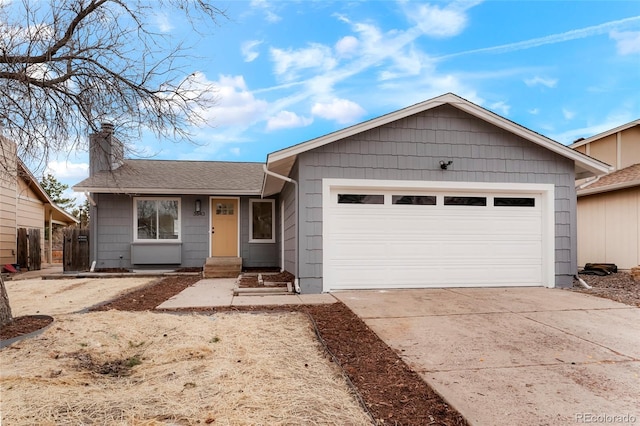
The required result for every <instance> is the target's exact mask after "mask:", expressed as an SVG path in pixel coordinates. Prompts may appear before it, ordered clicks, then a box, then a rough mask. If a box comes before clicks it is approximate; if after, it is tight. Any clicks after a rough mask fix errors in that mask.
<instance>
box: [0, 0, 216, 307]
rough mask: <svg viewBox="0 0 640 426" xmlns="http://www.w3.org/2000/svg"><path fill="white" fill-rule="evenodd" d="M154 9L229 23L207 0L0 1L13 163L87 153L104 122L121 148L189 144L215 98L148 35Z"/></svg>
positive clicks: (3, 92) (183, 54)
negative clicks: (143, 138)
mask: <svg viewBox="0 0 640 426" xmlns="http://www.w3.org/2000/svg"><path fill="white" fill-rule="evenodd" d="M158 11H164V12H166V13H167V14H168V15H169V16H171V17H173V18H178V17H179V18H180V19H182V20H183V23H184V22H186V23H187V24H189V25H190V26H191V29H193V30H194V31H193V33H194V34H201V33H202V32H205V31H206V30H208V29H209V28H211V26H212V25H215V24H217V23H218V20H219V19H221V18H226V16H225V13H224V11H223V10H220V9H218V8H217V7H214V6H212V5H211V4H209V2H208V0H155V1H154V0H42V1H32V0H15V1H9V2H6V1H0V129H1V130H2V134H3V135H4V136H5V137H6V138H7V139H10V140H13V141H15V142H16V143H17V149H18V156H19V157H20V158H22V159H23V160H26V161H27V162H33V161H34V160H37V161H41V163H40V164H41V165H42V164H46V162H47V159H48V158H49V155H50V153H54V152H59V151H62V152H65V151H66V152H68V151H71V150H74V149H86V148H87V147H86V143H87V137H86V136H87V134H88V133H89V132H96V131H98V130H99V128H100V123H101V122H105V121H108V122H111V123H114V124H115V125H116V127H117V128H118V133H119V135H120V139H121V140H124V141H127V140H135V139H137V136H139V135H140V134H141V133H142V132H144V131H150V132H153V133H154V134H155V135H156V136H159V137H165V138H168V139H171V140H175V141H182V140H189V139H190V137H191V136H192V135H191V133H190V131H189V129H190V128H191V125H193V124H199V123H201V122H202V116H201V115H200V112H202V111H204V110H205V109H206V108H208V107H210V106H211V105H212V104H213V103H214V102H215V99H216V97H215V92H214V88H213V87H211V86H210V85H209V84H208V83H206V81H204V79H203V78H201V77H202V75H201V74H199V73H198V72H196V70H193V69H191V68H190V66H191V63H190V58H192V56H190V50H189V47H188V46H185V45H184V44H182V42H180V41H178V42H176V41H175V40H174V39H173V38H171V36H170V35H169V34H165V33H162V32H161V31H160V30H157V29H155V28H156V25H154V19H157V16H158ZM3 151H4V150H3ZM4 154H5V153H4V152H0V159H2V160H3V161H2V165H3V166H5V167H4V168H5V172H6V171H7V170H6V168H7V165H9V164H10V162H8V161H4V159H6V158H7V156H6V155H4ZM3 290H4V289H3ZM1 300H4V298H0V301H1Z"/></svg>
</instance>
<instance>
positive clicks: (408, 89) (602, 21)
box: [49, 0, 640, 185]
mask: <svg viewBox="0 0 640 426" xmlns="http://www.w3.org/2000/svg"><path fill="white" fill-rule="evenodd" d="M216 5H217V6H218V7H220V8H222V9H225V10H226V11H227V15H228V17H229V19H228V20H226V21H221V25H220V26H219V27H216V28H210V29H209V30H208V31H206V32H205V34H204V35H198V34H194V33H192V32H191V33H189V32H186V31H185V30H186V29H187V28H189V27H188V26H187V25H185V23H184V22H181V19H182V18H181V17H179V16H176V15H175V14H171V13H167V12H164V11H162V10H158V11H157V16H156V17H155V19H154V20H155V22H156V25H157V30H159V31H162V32H164V33H166V34H169V35H170V37H171V38H172V39H173V38H175V39H176V40H187V41H188V42H189V43H192V44H193V45H194V55H196V56H198V58H199V59H197V60H193V61H191V63H190V64H189V67H190V68H191V69H192V71H194V72H197V73H198V78H199V79H202V80H203V81H207V82H213V83H214V84H215V85H216V86H217V88H218V90H217V93H216V96H217V98H218V103H217V105H216V107H215V108H212V109H211V110H209V111H204V112H203V114H204V115H205V116H206V117H207V118H208V120H209V124H210V126H207V127H200V128H197V129H194V131H195V133H196V138H195V143H194V144H185V143H183V144H179V145H178V144H175V143H173V142H170V141H161V140H155V139H154V138H152V137H151V136H146V137H144V138H142V139H141V140H139V141H129V142H130V143H131V142H133V144H134V145H135V146H136V150H138V151H140V152H145V153H147V154H148V155H154V157H153V158H157V159H178V160H225V161H264V160H265V159H266V156H267V154H268V153H270V152H273V151H276V150H278V149H282V148H285V147H287V146H290V145H293V144H296V143H300V142H303V141H306V140H309V139H313V138H315V137H318V136H322V135H324V134H326V133H329V132H332V131H335V130H338V129H341V128H344V127H346V126H349V125H352V124H356V123H359V122H361V121H364V120H367V119H370V118H374V117H377V116H380V115H382V114H385V113H388V112H391V111H395V110H397V109H400V108H403V107H406V106H409V105H412V104H414V103H417V102H421V101H423V100H426V99H430V98H432V97H435V96H439V95H441V94H443V93H447V92H453V93H455V94H457V95H459V96H462V97H464V98H466V99H468V100H470V101H472V102H474V103H477V104H479V105H481V106H483V107H485V108H487V109H489V110H492V111H494V112H496V113H497V114H500V115H502V116H504V117H506V118H508V119H510V120H512V121H515V122H516V123H518V124H521V125H523V126H525V127H527V128H529V129H531V130H534V131H536V132H539V133H541V134H543V135H545V136H547V137H550V138H552V139H554V140H557V141H559V142H562V143H565V144H569V143H571V142H572V141H574V140H575V139H577V138H579V137H588V136H591V135H594V134H597V133H599V132H602V131H605V130H608V129H611V128H613V127H616V126H618V125H621V124H624V123H627V122H629V121H632V120H635V119H638V118H640V2H638V1H563V2H560V1H529V2H523V1H484V2H482V1H464V2H462V1H452V2H446V1H437V2H426V1H425V2H422V1H341V2H329V1H262V0H261V1H257V0H255V1H231V2H216ZM87 168H88V156H87V153H86V152H72V153H70V154H67V153H65V154H64V155H59V156H58V158H56V159H52V161H51V162H50V163H49V170H50V171H51V172H53V174H54V175H56V176H57V177H58V179H59V180H60V181H62V182H64V183H67V184H69V185H73V184H75V183H77V182H79V181H80V180H82V179H83V178H85V177H86V176H87Z"/></svg>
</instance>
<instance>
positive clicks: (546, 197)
mask: <svg viewBox="0 0 640 426" xmlns="http://www.w3.org/2000/svg"><path fill="white" fill-rule="evenodd" d="M322 188H323V189H322V191H323V194H322V196H323V209H322V220H323V227H322V229H323V231H322V232H323V291H325V292H327V291H332V290H338V289H346V288H348V285H346V286H345V285H343V284H340V285H336V284H335V283H336V282H337V279H336V278H337V277H338V269H339V268H340V267H343V268H344V265H339V263H340V262H341V260H340V259H339V255H338V253H337V251H336V250H340V249H341V248H343V247H344V245H343V244H342V243H341V242H340V236H341V235H342V234H335V233H334V234H332V233H331V230H332V229H333V230H334V232H335V230H336V229H339V226H341V225H342V226H344V223H345V222H341V221H342V220H343V219H344V217H343V218H339V216H340V215H338V216H336V212H337V211H339V210H337V209H338V203H337V195H335V194H337V192H338V191H343V190H344V191H345V192H344V193H346V194H383V195H384V197H385V198H384V206H382V205H377V206H376V205H371V206H369V205H362V204H357V205H354V206H346V209H353V208H356V209H358V210H357V212H358V214H361V213H364V216H362V217H365V216H366V212H367V211H370V212H371V213H372V218H374V217H375V216H376V215H377V217H375V219H372V220H378V221H379V223H383V222H384V221H385V213H384V211H383V210H381V209H389V208H390V206H389V203H390V200H391V197H392V196H391V194H403V193H402V191H405V192H406V195H420V194H428V195H437V197H438V205H439V206H440V207H439V208H440V209H443V210H444V211H445V213H446V212H449V213H451V208H450V207H442V206H441V205H442V200H443V198H444V197H445V196H448V195H453V196H480V195H482V196H487V197H488V200H493V198H494V196H497V197H500V196H504V195H506V196H509V197H519V196H523V197H526V196H530V197H533V198H535V200H536V208H535V215H537V216H535V217H533V218H532V219H529V218H528V216H530V214H529V211H526V212H525V210H519V209H521V207H517V209H518V214H519V215H520V216H522V217H523V219H522V220H523V221H524V222H523V223H526V221H527V220H533V221H534V222H535V223H536V226H537V227H538V228H537V229H539V231H540V236H539V238H537V241H535V242H534V243H531V244H530V246H531V247H532V248H531V247H530V248H529V249H528V250H529V252H531V250H533V251H534V252H535V253H536V256H537V255H538V253H539V256H540V257H539V259H540V261H539V264H540V270H539V271H538V270H537V267H536V270H535V271H534V275H535V279H534V280H533V281H531V282H530V283H527V282H523V283H519V284H517V285H544V286H547V287H554V286H555V200H554V197H555V196H554V185H553V184H520V183H484V182H431V181H426V182H425V181H387V180H367V179H323V180H322ZM430 192H431V193H430ZM378 201H379V199H378ZM538 205H539V208H538ZM340 206H342V207H340V209H344V208H345V205H344V204H340ZM416 207H417V206H416ZM400 208H404V209H405V210H404V211H405V212H408V211H409V210H406V206H401V207H400ZM400 208H399V209H398V210H397V211H400ZM466 209H469V210H466ZM471 209H475V210H471ZM482 209H483V207H475V206H474V207H460V210H459V211H460V213H461V216H460V217H463V216H464V215H465V214H471V216H469V217H470V218H472V219H473V220H476V219H477V218H478V217H481V216H482V215H485V214H487V215H489V214H490V213H491V211H493V212H494V214H495V212H496V211H497V210H495V207H488V208H487V209H486V210H482ZM492 209H493V210H492ZM454 210H455V207H454ZM342 211H343V212H345V213H347V212H348V211H349V210H342ZM355 211H356V210H350V212H351V213H354V212H355ZM532 211H533V210H532ZM434 212H435V210H434ZM504 212H505V213H507V212H508V210H504ZM520 212H522V213H520ZM434 214H435V216H434V220H435V219H437V215H438V213H434ZM429 215H430V213H428V214H427V216H429ZM409 216H414V215H412V214H410V213H409ZM507 216H508V215H507ZM443 217H445V218H446V216H442V214H440V218H443ZM505 217H506V216H505ZM536 218H537V219H536ZM344 220H347V221H348V220H349V219H348V218H347V219H344ZM477 220H480V221H481V220H482V219H477ZM381 221H382V222H381ZM356 222H358V221H356ZM356 222H353V223H354V224H355V223H356ZM347 223H348V222H347ZM416 223H418V222H416ZM420 223H422V222H420ZM458 223H459V224H464V223H465V221H464V220H463V219H461V220H460V221H459V222H458ZM479 223H480V222H479ZM494 223H495V220H494ZM476 229H479V228H476ZM505 232H508V231H505ZM332 235H333V236H332ZM451 235H452V236H455V237H456V238H460V237H461V236H463V235H464V230H463V229H462V228H461V229H459V230H458V231H457V232H456V231H455V230H452V234H451ZM491 235H493V234H491ZM536 235H537V231H536ZM440 237H442V235H441V236H440ZM332 239H334V240H335V241H332ZM469 241H471V242H472V241H473V238H470V239H469ZM414 242H415V241H414ZM513 243H514V244H518V241H514V242H513ZM394 244H396V247H397V248H398V247H400V248H401V249H403V250H410V249H409V248H408V246H407V247H402V245H401V244H400V245H398V242H394ZM417 244H419V241H418V242H417ZM478 244H479V245H481V243H478ZM523 244H524V243H523ZM371 246H372V249H373V248H374V246H373V245H371ZM361 247H364V248H365V249H367V248H368V246H367V245H366V244H364V245H362V246H361ZM423 247H424V244H423ZM535 247H539V248H535ZM538 250H540V252H538ZM392 252H394V253H395V251H392ZM378 255H380V253H378ZM396 262H400V263H402V260H398V259H396ZM365 263H366V262H365ZM452 266H453V265H452ZM411 267H412V266H411V264H410V262H408V263H407V269H410V268H411ZM532 268H533V267H532ZM366 272H367V271H366V270H363V271H362V273H363V274H365V275H366ZM495 273H496V277H499V276H500V270H499V269H498V270H496V271H495ZM341 276H343V275H341ZM420 280H421V278H420V277H418V278H417V279H416V280H415V282H413V283H408V284H407V285H394V284H393V283H390V284H389V286H388V288H403V287H414V288H415V287H421V286H428V283H427V282H426V281H427V280H428V277H424V278H423V281H422V283H424V284H422V283H421V281H420ZM498 281H499V280H497V279H496V283H494V284H492V283H491V282H489V280H485V281H484V282H482V281H480V280H479V281H478V282H470V283H469V284H464V283H461V282H458V283H457V284H456V285H455V286H483V285H484V286H492V285H493V286H495V285H508V284H504V283H502V284H500V283H499V282H498ZM332 283H333V284H332ZM354 288H356V287H354ZM357 288H364V287H360V286H358V287H357ZM374 288H382V287H381V286H380V284H378V285H377V286H376V287H374Z"/></svg>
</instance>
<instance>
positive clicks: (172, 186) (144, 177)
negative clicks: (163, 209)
mask: <svg viewBox="0 0 640 426" xmlns="http://www.w3.org/2000/svg"><path fill="white" fill-rule="evenodd" d="M262 164H263V163H236V162H222V161H182V160H180V161H175V160H124V164H123V165H122V166H120V167H118V168H117V169H115V170H113V171H100V172H98V173H96V174H94V175H93V176H90V177H88V178H87V179H85V180H83V181H82V182H80V183H77V184H76V185H74V186H73V190H74V191H84V192H95V193H112V194H219V195H259V194H260V189H261V186H262V180H263V176H264V172H263V171H262Z"/></svg>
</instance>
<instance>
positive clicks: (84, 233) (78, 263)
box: [62, 228, 89, 272]
mask: <svg viewBox="0 0 640 426" xmlns="http://www.w3.org/2000/svg"><path fill="white" fill-rule="evenodd" d="M62 265H63V266H62V269H63V270H64V272H80V271H88V270H89V230H88V229H87V228H65V229H64V238H63V244H62Z"/></svg>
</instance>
